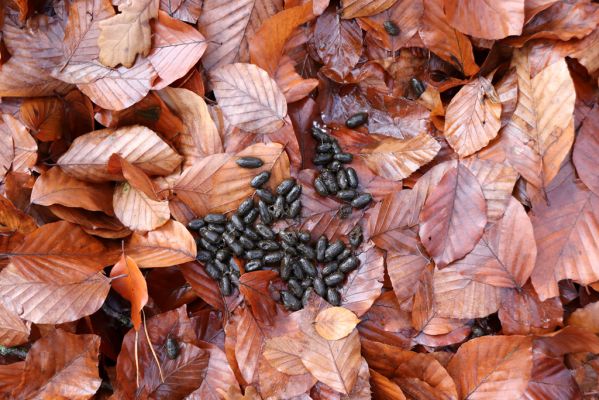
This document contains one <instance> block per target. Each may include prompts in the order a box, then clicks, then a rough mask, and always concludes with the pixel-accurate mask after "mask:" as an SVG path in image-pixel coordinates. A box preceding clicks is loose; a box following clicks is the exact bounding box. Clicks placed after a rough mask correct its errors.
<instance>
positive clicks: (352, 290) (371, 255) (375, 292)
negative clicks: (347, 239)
mask: <svg viewBox="0 0 599 400" xmlns="http://www.w3.org/2000/svg"><path fill="white" fill-rule="evenodd" d="M358 259H359V260H360V266H359V267H358V269H356V270H355V271H353V272H352V273H350V274H349V275H348V276H347V282H346V283H345V285H344V286H343V288H342V289H341V290H340V293H341V305H342V306H343V307H345V308H347V309H348V310H351V311H353V312H354V313H355V314H356V315H357V316H358V317H361V316H362V315H364V314H365V313H366V312H367V311H368V309H369V308H370V306H371V305H372V303H374V301H375V300H376V299H377V298H378V297H379V296H380V294H381V289H382V287H383V280H384V273H385V260H384V257H383V252H382V251H381V250H379V249H377V248H374V247H373V248H370V249H368V250H366V251H365V252H363V253H362V254H360V255H359V256H358Z"/></svg>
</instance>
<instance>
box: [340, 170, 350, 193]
mask: <svg viewBox="0 0 599 400" xmlns="http://www.w3.org/2000/svg"><path fill="white" fill-rule="evenodd" d="M337 186H339V189H341V190H346V189H347V188H349V181H348V180H347V172H346V171H345V169H344V168H341V169H340V170H339V171H337Z"/></svg>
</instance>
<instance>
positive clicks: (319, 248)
mask: <svg viewBox="0 0 599 400" xmlns="http://www.w3.org/2000/svg"><path fill="white" fill-rule="evenodd" d="M328 245H329V241H328V239H327V237H326V236H325V235H322V236H320V237H319V238H318V241H317V242H316V259H317V260H318V261H320V262H323V261H324V253H325V251H326V250H327V247H328Z"/></svg>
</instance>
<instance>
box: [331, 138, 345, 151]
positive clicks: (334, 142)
mask: <svg viewBox="0 0 599 400" xmlns="http://www.w3.org/2000/svg"><path fill="white" fill-rule="evenodd" d="M331 146H332V147H333V153H335V154H339V153H343V150H342V149H341V146H339V142H337V140H334V141H333V143H331Z"/></svg>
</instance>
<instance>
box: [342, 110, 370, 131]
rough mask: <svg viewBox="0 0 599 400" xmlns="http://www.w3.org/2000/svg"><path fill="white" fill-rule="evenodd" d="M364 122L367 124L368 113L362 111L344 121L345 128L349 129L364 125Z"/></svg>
mask: <svg viewBox="0 0 599 400" xmlns="http://www.w3.org/2000/svg"><path fill="white" fill-rule="evenodd" d="M366 122H368V113H367V112H363V111H362V112H359V113H355V114H354V115H352V116H351V117H349V118H348V119H347V120H346V121H345V126H347V127H348V128H350V129H353V128H357V127H359V126H362V125H364V124H365V123H366Z"/></svg>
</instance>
